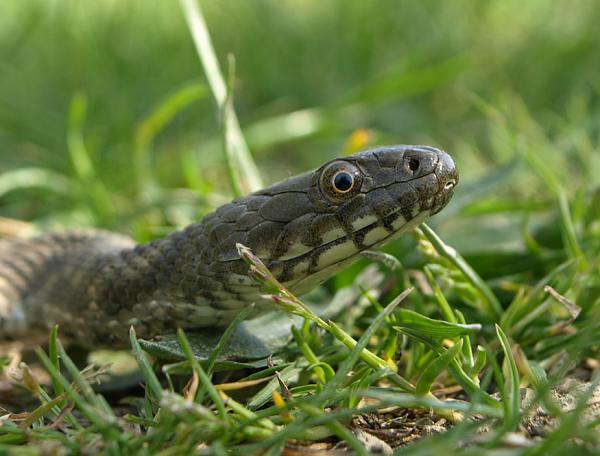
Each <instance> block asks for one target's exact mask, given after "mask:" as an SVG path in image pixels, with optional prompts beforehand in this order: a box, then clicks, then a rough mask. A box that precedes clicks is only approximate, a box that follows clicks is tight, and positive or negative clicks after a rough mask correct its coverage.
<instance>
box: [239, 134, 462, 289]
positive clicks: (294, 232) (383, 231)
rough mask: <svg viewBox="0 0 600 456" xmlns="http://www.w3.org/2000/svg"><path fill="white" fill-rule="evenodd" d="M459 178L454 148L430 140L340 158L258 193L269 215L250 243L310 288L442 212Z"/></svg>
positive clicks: (292, 282)
mask: <svg viewBox="0 0 600 456" xmlns="http://www.w3.org/2000/svg"><path fill="white" fill-rule="evenodd" d="M457 183H458V173H457V171H456V167H455V165H454V161H453V160H452V158H451V157H450V155H448V154H447V153H446V152H443V151H441V150H439V149H436V148H433V147H428V146H391V147H381V148H377V149H371V150H367V151H364V152H360V153H358V154H355V155H352V156H348V157H342V158H339V159H335V160H332V161H329V162H327V163H325V164H324V165H323V166H321V167H320V168H318V169H317V170H315V171H313V172H311V173H306V174H302V175H299V176H296V177H292V178H290V179H288V180H287V181H284V182H282V183H279V184H275V185H274V186H272V187H269V188H267V189H265V190H263V191H261V192H258V193H257V194H255V195H254V196H251V197H250V199H249V200H248V201H249V202H252V203H254V202H256V205H257V206H258V205H259V203H260V207H257V213H258V215H259V216H260V218H261V219H262V220H263V221H262V222H261V223H260V224H258V225H257V227H255V228H252V229H251V230H249V232H248V235H247V236H246V237H245V242H246V243H245V245H248V246H249V247H250V248H251V249H252V250H253V251H254V252H255V253H257V254H258V255H259V257H260V258H261V259H263V260H264V261H265V262H266V263H267V265H268V266H269V268H270V269H271V270H272V271H274V273H275V275H276V277H277V278H278V279H279V280H280V281H282V282H284V283H286V284H287V285H288V286H290V287H291V288H292V290H294V291H297V292H302V291H305V290H308V289H310V288H312V286H314V285H315V284H316V283H318V282H322V281H323V280H325V279H326V278H327V277H329V276H331V275H333V274H334V273H335V271H337V270H339V269H340V268H342V267H343V266H345V265H347V264H349V263H351V262H352V261H354V260H356V259H357V258H358V254H360V252H362V251H363V250H367V249H373V248H377V247H379V246H381V245H383V244H385V243H387V242H389V241H391V240H393V239H395V238H397V237H398V236H400V235H401V234H402V233H404V232H406V231H408V230H410V229H411V228H413V227H415V226H417V225H418V224H420V223H421V222H423V221H424V220H425V219H426V218H428V217H429V216H431V215H433V214H435V213H437V212H439V211H440V210H441V209H442V208H443V207H444V206H445V205H446V204H447V203H448V201H450V198H451V197H452V193H453V191H454V187H455V186H456V184H457ZM259 199H260V201H259ZM242 243H244V242H242Z"/></svg>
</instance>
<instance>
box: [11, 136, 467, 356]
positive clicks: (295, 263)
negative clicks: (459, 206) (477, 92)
mask: <svg viewBox="0 0 600 456" xmlns="http://www.w3.org/2000/svg"><path fill="white" fill-rule="evenodd" d="M457 183H458V172H457V169H456V166H455V163H454V161H453V159H452V158H451V156H450V155H449V154H448V153H446V152H444V151H442V150H440V149H437V148H434V147H429V146H407V145H397V146H386V147H377V148H372V149H368V150H364V151H361V152H358V153H355V154H353V155H348V156H343V157H340V158H336V159H333V160H330V161H327V162H326V163H324V164H323V165H322V166H320V167H319V168H318V169H316V170H313V171H310V172H305V173H303V174H299V175H296V176H293V177H290V178H288V179H286V180H284V181H282V182H279V183H276V184H274V185H271V186H269V187H267V188H265V189H263V190H259V191H257V192H255V193H252V194H250V195H247V196H244V197H240V198H237V199H234V200H233V201H231V202H230V203H227V204H225V205H223V206H220V207H219V208H217V209H216V210H215V211H214V212H212V213H209V214H208V215H206V216H204V217H203V218H202V219H201V220H200V221H198V222H196V223H192V224H190V225H188V226H186V227H184V228H183V229H181V230H178V231H174V232H172V233H171V234H169V235H167V236H166V237H164V238H161V239H157V240H154V241H152V242H149V243H145V244H137V243H136V242H135V241H134V240H133V239H132V238H130V237H128V236H125V235H122V234H117V233H114V232H110V231H105V230H96V229H89V230H74V229H71V230H68V229H67V230H61V231H48V232H45V233H42V234H37V235H35V236H31V237H27V238H16V237H15V238H6V239H2V240H0V338H3V339H14V338H19V337H21V338H22V337H25V336H26V335H27V334H28V332H30V331H32V330H34V329H38V330H40V329H48V328H51V327H53V326H54V325H59V327H60V332H61V337H66V338H67V340H69V341H72V342H74V343H76V344H78V345H80V346H83V347H111V348H118V347H125V346H128V344H129V328H130V327H131V326H133V327H134V328H135V331H136V333H137V335H138V337H143V338H152V337H155V336H160V335H161V334H166V333H169V332H172V331H173V330H175V329H177V328H182V329H186V330H188V329H194V330H196V329H197V330H199V331H201V330H202V328H217V327H224V326H227V325H228V324H229V323H230V322H231V321H232V320H233V319H234V318H235V316H236V315H237V314H238V313H239V312H240V311H241V310H242V309H243V308H245V307H246V306H248V305H251V304H252V303H254V306H255V310H254V312H255V314H256V315H259V314H260V313H264V312H267V311H270V310H273V309H274V307H273V302H272V300H270V299H268V297H267V296H265V294H264V293H263V292H262V291H261V288H260V285H259V284H258V283H257V282H256V281H255V280H253V279H252V278H251V277H250V276H249V275H248V268H249V267H248V265H247V264H246V262H245V261H244V260H243V259H242V258H241V257H240V254H239V252H238V249H237V248H236V245H238V244H242V245H244V246H246V247H248V248H249V249H250V250H251V251H252V252H253V253H254V254H255V255H256V256H257V257H258V258H259V259H260V260H262V262H263V263H264V264H265V265H266V266H267V267H268V268H269V270H270V271H271V273H272V274H273V275H274V276H275V278H276V279H277V280H278V281H279V282H280V283H281V284H282V285H283V286H285V287H286V288H287V289H288V290H289V291H290V292H292V293H294V294H296V295H302V294H304V293H306V292H308V291H310V290H311V289H313V288H314V287H316V286H317V285H319V284H321V283H322V282H324V281H325V280H327V279H328V278H330V277H331V276H333V275H335V274H336V273H337V272H338V271H341V270H342V269H344V268H346V267H347V266H349V265H350V264H352V263H353V262H354V261H356V260H357V259H359V258H360V257H361V254H362V253H364V252H365V251H367V250H372V249H375V248H378V247H380V246H382V245H383V244H386V243H388V242H390V241H392V240H394V239H396V238H398V237H399V236H400V235H402V234H403V233H406V232H407V231H409V230H411V229H413V228H415V227H417V226H418V225H419V224H421V223H422V222H423V221H424V220H426V219H427V218H428V217H430V216H432V215H434V214H436V213H437V212H439V211H440V210H441V209H442V208H444V207H445V206H446V204H447V203H448V202H449V201H450V199H451V197H452V195H453V192H454V188H455V186H456V185H457Z"/></svg>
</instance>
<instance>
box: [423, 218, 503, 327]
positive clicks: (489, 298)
mask: <svg viewBox="0 0 600 456" xmlns="http://www.w3.org/2000/svg"><path fill="white" fill-rule="evenodd" d="M421 229H422V230H423V233H424V234H425V236H426V237H427V239H428V240H429V242H431V243H432V244H433V246H434V247H435V249H436V250H437V251H438V253H439V254H440V255H442V256H443V257H444V258H446V259H448V260H449V261H450V262H451V263H452V264H453V265H454V266H456V267H457V268H458V269H459V270H460V271H461V272H462V273H463V274H464V275H465V277H466V278H467V279H468V280H469V282H471V284H472V285H473V286H474V287H475V288H476V289H477V290H479V292H480V293H481V296H482V298H483V300H484V303H485V304H486V310H487V312H488V313H489V314H490V316H491V317H493V318H494V320H495V321H498V320H499V319H500V317H501V316H502V313H503V310H502V306H501V305H500V302H499V301H498V298H496V296H495V295H494V293H493V292H492V290H491V289H490V288H489V287H488V285H487V284H486V283H485V282H484V280H483V279H482V278H481V277H480V276H479V274H477V272H476V271H475V270H474V269H473V268H472V267H471V266H470V265H469V264H468V263H467V262H466V261H465V259H464V258H463V257H462V256H461V255H460V254H459V253H458V252H457V251H456V250H454V249H453V248H452V247H450V246H448V245H446V244H445V243H444V242H443V241H442V240H441V239H440V237H439V236H438V235H437V234H436V233H435V231H433V230H432V229H431V228H429V226H427V225H426V224H425V223H423V224H422V225H421Z"/></svg>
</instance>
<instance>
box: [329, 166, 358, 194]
mask: <svg viewBox="0 0 600 456" xmlns="http://www.w3.org/2000/svg"><path fill="white" fill-rule="evenodd" d="M353 184H354V178H353V177H352V175H351V174H350V173H348V172H346V171H341V172H339V173H337V174H336V175H335V177H334V178H333V186H334V187H335V189H336V190H337V191H339V192H347V191H349V190H350V189H351V188H352V185H353Z"/></svg>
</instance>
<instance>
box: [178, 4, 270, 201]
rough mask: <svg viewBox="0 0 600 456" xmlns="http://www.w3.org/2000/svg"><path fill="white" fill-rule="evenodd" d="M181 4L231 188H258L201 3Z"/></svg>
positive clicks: (238, 190)
mask: <svg viewBox="0 0 600 456" xmlns="http://www.w3.org/2000/svg"><path fill="white" fill-rule="evenodd" d="M180 5H181V8H182V10H183V12H184V16H185V19H186V21H187V23H188V27H189V29H190V32H191V34H192V38H193V39H194V44H195V45H196V50H197V52H198V56H199V57H200V61H201V62H202V66H203V68H204V73H205V74H206V78H207V80H208V84H209V86H210V89H211V91H212V94H213V96H214V98H215V101H216V103H217V108H218V111H219V113H220V117H221V120H222V122H221V128H222V129H223V138H224V149H225V155H226V157H227V162H228V164H229V171H230V176H231V184H232V188H233V190H234V192H235V193H236V196H239V195H240V194H247V193H251V192H253V191H256V190H259V189H261V188H262V187H263V185H262V180H261V179H260V174H259V172H258V168H257V167H256V165H255V163H254V160H253V158H252V155H251V154H250V151H249V150H248V146H247V145H246V140H245V139H244V136H243V134H242V130H241V128H240V124H239V121H238V118H237V115H236V113H235V111H234V109H233V102H232V88H231V84H230V85H229V87H228V86H227V85H226V83H225V79H224V78H223V75H222V73H221V70H220V67H219V62H218V60H217V56H216V54H215V50H214V48H213V45H212V40H211V38H210V34H209V31H208V27H207V26H206V22H205V20H204V16H203V15H202V12H201V10H200V6H199V5H198V2H197V1H196V0H180Z"/></svg>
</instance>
